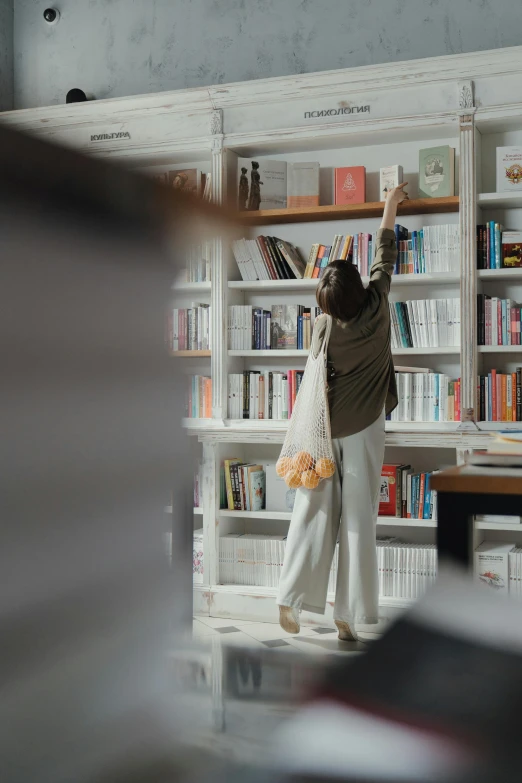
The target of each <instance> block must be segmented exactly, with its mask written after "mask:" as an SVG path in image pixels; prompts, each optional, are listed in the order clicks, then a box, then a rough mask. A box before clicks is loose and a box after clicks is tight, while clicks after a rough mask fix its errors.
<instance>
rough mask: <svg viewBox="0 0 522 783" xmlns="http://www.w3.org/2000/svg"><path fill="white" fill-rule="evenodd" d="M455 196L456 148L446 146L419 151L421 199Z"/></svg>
mask: <svg viewBox="0 0 522 783" xmlns="http://www.w3.org/2000/svg"><path fill="white" fill-rule="evenodd" d="M454 195H455V150H454V148H453V147H447V146H444V147H429V148H428V149H424V150H419V198H439V197H441V196H454Z"/></svg>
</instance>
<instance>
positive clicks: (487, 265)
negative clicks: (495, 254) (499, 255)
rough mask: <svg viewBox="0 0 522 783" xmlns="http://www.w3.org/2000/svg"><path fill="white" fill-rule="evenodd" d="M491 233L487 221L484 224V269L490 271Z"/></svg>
mask: <svg viewBox="0 0 522 783" xmlns="http://www.w3.org/2000/svg"><path fill="white" fill-rule="evenodd" d="M490 234H491V231H490V228H489V221H488V223H486V269H491V236H490Z"/></svg>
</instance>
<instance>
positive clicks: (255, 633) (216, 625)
mask: <svg viewBox="0 0 522 783" xmlns="http://www.w3.org/2000/svg"><path fill="white" fill-rule="evenodd" d="M193 634H194V638H195V639H198V640H206V641H207V640H210V638H211V637H214V638H215V637H219V638H221V639H222V640H223V642H224V643H226V644H230V645H234V646H240V647H251V648H253V649H256V648H257V649H262V648H270V649H275V648H277V650H278V651H285V650H287V651H295V650H300V651H301V652H307V653H312V654H315V655H320V654H329V655H332V654H343V653H344V654H346V653H351V654H354V653H360V652H363V651H364V649H365V648H366V646H367V645H366V643H368V642H371V641H373V640H374V639H377V638H379V637H378V636H377V634H371V633H365V634H361V642H341V641H339V639H338V638H337V629H336V628H335V627H333V626H332V627H327V626H324V627H321V626H314V627H310V626H302V627H301V631H300V633H299V634H297V635H294V634H289V633H287V632H286V631H284V630H283V629H282V628H281V627H280V626H279V624H278V623H256V622H252V621H247V620H228V619H225V620H223V619H221V618H216V617H203V616H198V617H195V618H194V622H193Z"/></svg>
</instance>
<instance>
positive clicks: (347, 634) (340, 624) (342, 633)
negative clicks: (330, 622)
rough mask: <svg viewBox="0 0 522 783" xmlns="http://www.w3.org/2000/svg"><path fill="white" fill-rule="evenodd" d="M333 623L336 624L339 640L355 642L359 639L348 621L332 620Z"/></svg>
mask: <svg viewBox="0 0 522 783" xmlns="http://www.w3.org/2000/svg"><path fill="white" fill-rule="evenodd" d="M334 623H335V624H336V626H337V630H338V631H339V637H338V638H339V639H340V641H341V642H357V641H359V637H358V636H357V631H356V630H355V628H353V627H352V626H351V625H350V623H347V622H345V621H344V620H334Z"/></svg>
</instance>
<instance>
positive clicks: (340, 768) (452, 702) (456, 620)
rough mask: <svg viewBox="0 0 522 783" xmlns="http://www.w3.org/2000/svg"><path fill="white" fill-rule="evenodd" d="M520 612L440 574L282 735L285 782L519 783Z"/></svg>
mask: <svg viewBox="0 0 522 783" xmlns="http://www.w3.org/2000/svg"><path fill="white" fill-rule="evenodd" d="M521 712H522V604H521V603H520V602H519V601H515V600H513V599H509V598H506V597H505V596H503V597H499V596H497V595H495V594H494V593H492V592H491V591H490V590H488V589H487V588H485V587H481V586H477V585H475V584H473V583H472V582H471V581H470V580H468V579H467V578H465V577H464V576H463V575H461V574H459V573H458V572H453V571H450V570H448V569H446V570H444V569H442V570H441V572H440V578H439V580H438V582H437V584H436V586H435V587H434V588H433V589H432V590H431V592H430V593H428V594H427V595H426V597H425V598H423V599H421V600H420V601H419V602H418V604H417V605H416V606H415V607H414V608H413V609H412V610H411V611H410V612H409V613H407V614H406V615H404V617H403V618H401V619H400V620H399V621H398V622H397V623H396V625H394V626H393V628H392V629H391V630H390V631H389V633H388V634H386V636H385V637H383V639H382V641H380V642H377V643H375V644H372V645H369V646H368V651H367V652H366V653H365V654H364V655H361V656H360V658H359V659H358V660H357V661H356V662H355V663H352V664H346V663H345V662H343V663H342V664H340V665H339V666H337V667H333V668H332V669H331V670H330V671H329V673H328V676H327V679H326V682H325V685H324V687H323V688H322V689H321V690H320V691H319V692H318V694H317V697H316V699H315V700H314V701H313V702H312V703H311V704H310V705H309V706H307V707H306V708H304V709H303V710H302V711H301V713H300V714H299V715H298V716H297V717H296V718H294V719H291V720H290V721H289V723H288V724H287V725H286V726H284V727H283V728H282V730H281V732H280V737H279V738H278V747H279V749H280V750H279V753H278V755H277V758H276V765H277V770H278V771H280V769H281V768H284V769H285V770H286V772H287V774H289V776H290V777H291V779H292V780H293V779H296V780H316V779H317V780H318V779H320V780H327V779H338V780H346V781H360V780H367V781H375V782H377V781H383V782H384V781H391V780H396V781H403V782H404V783H406V781H412V783H417V782H419V783H420V781H437V782H438V783H443V781H468V780H470V781H471V780H473V781H474V783H477V781H486V780H491V779H492V776H494V777H495V779H498V780H502V781H504V783H506V782H507V781H518V780H519V778H520V770H519V766H520V764H519V745H518V743H519V741H520V722H519V720H520V714H521Z"/></svg>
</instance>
